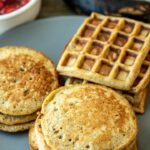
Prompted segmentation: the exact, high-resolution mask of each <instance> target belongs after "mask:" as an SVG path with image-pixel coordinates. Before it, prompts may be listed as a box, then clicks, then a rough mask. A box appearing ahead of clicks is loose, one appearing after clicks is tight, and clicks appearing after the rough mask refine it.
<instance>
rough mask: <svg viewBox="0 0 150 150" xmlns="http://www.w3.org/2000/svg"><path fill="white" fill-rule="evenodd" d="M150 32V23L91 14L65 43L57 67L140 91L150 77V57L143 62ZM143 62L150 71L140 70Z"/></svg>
mask: <svg viewBox="0 0 150 150" xmlns="http://www.w3.org/2000/svg"><path fill="white" fill-rule="evenodd" d="M149 33H150V25H149V24H144V23H142V22H138V21H134V20H131V19H127V18H119V17H110V16H103V15H100V14H97V13H92V15H91V16H90V17H88V18H87V19H86V20H85V21H84V22H83V24H82V25H81V27H80V28H79V30H78V31H77V33H76V34H75V35H74V36H73V38H72V40H71V41H70V42H69V43H68V45H67V46H66V48H65V50H64V52H63V54H62V56H61V58H60V61H59V63H58V66H57V70H58V71H59V72H60V74H62V75H67V76H71V77H77V78H82V79H85V80H88V81H91V82H94V83H99V84H102V85H106V86H109V87H112V88H116V89H119V90H128V91H129V90H131V91H132V92H134V93H137V92H138V91H140V89H142V88H143V85H145V86H146V85H147V84H148V80H149V79H148V78H149V76H148V75H149V74H150V73H149V72H150V69H147V67H148V68H149V64H150V62H149V56H148V58H147V60H148V61H145V62H144V60H145V58H146V56H147V55H148V52H149V47H150V34H149ZM143 62H144V63H143ZM142 65H144V66H145V65H146V70H148V73H147V72H146V73H140V68H141V66H142ZM139 79H140V80H141V79H142V81H141V82H138V81H139ZM145 83H146V84H145Z"/></svg>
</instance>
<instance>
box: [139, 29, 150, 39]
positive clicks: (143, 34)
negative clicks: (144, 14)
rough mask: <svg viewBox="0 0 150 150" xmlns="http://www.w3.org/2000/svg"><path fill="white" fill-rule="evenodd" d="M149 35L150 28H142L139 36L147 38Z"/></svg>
mask: <svg viewBox="0 0 150 150" xmlns="http://www.w3.org/2000/svg"><path fill="white" fill-rule="evenodd" d="M149 33H150V28H148V27H144V26H141V29H140V32H139V36H141V37H147V36H148V35H149Z"/></svg>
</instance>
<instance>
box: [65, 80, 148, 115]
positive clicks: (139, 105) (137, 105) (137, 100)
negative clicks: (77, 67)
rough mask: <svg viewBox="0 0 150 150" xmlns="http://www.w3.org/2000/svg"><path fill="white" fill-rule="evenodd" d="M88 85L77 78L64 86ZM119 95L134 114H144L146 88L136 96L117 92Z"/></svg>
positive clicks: (85, 81) (68, 81)
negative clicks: (130, 106) (125, 100)
mask: <svg viewBox="0 0 150 150" xmlns="http://www.w3.org/2000/svg"><path fill="white" fill-rule="evenodd" d="M86 83H89V82H88V81H87V80H81V79H77V78H68V79H67V80H66V82H65V85H71V84H86ZM118 92H119V93H120V94H122V95H123V96H124V97H125V98H126V99H127V100H128V101H129V102H130V104H131V105H132V107H133V110H134V111H135V112H136V113H144V111H145V102H146V95H147V88H145V89H144V90H142V91H140V92H139V93H137V94H134V93H129V92H126V91H119V90H118Z"/></svg>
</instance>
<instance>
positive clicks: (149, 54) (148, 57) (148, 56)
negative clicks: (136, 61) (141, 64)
mask: <svg viewBox="0 0 150 150" xmlns="http://www.w3.org/2000/svg"><path fill="white" fill-rule="evenodd" d="M146 61H149V62H150V50H149V53H148V55H147V56H146Z"/></svg>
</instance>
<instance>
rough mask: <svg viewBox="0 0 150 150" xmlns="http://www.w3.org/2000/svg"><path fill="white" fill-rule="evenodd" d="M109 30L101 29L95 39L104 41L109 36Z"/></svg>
mask: <svg viewBox="0 0 150 150" xmlns="http://www.w3.org/2000/svg"><path fill="white" fill-rule="evenodd" d="M110 34H111V33H110V32H109V31H106V30H103V29H102V30H101V31H100V33H99V34H98V36H97V39H98V40H100V41H103V42H106V41H108V40H109V37H110Z"/></svg>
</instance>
